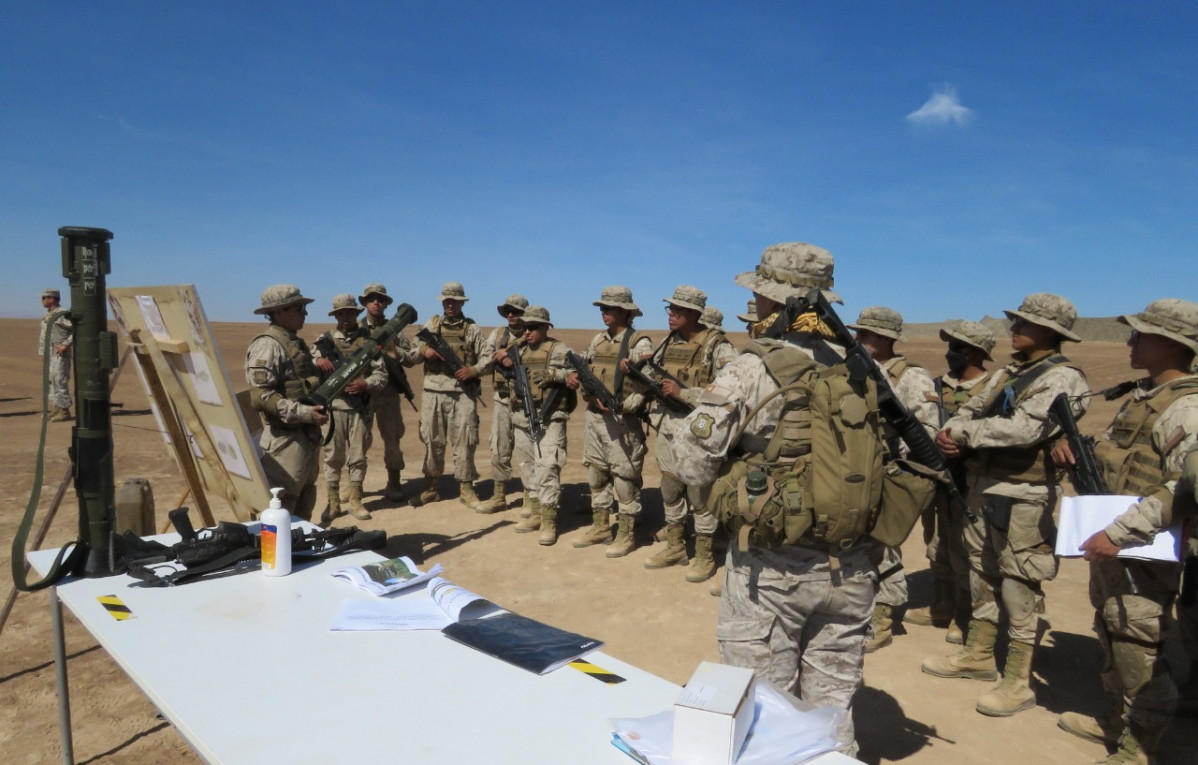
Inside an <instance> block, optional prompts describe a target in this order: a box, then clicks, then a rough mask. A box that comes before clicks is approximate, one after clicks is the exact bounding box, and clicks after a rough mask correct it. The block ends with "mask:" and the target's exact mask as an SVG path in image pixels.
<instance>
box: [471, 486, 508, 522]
mask: <svg viewBox="0 0 1198 765" xmlns="http://www.w3.org/2000/svg"><path fill="white" fill-rule="evenodd" d="M492 483H493V484H494V485H495V489H494V490H493V491H492V492H491V497H490V499H488V500H487V501H486V502H484V503H483V504H482V507H480V508H479V509H478V510H477V511H476V512H479V513H482V514H483V515H490V514H491V513H502V512H503V511H504V510H507V485H506V482H504V481H492Z"/></svg>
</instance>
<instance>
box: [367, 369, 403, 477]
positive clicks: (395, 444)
mask: <svg viewBox="0 0 1198 765" xmlns="http://www.w3.org/2000/svg"><path fill="white" fill-rule="evenodd" d="M370 408H371V409H373V410H374V425H375V426H376V427H377V428H378V429H379V440H380V441H382V442H383V465H384V466H385V467H386V468H387V469H388V470H403V468H404V461H403V452H402V451H401V449H402V445H401V442H402V441H403V434H404V430H405V428H404V422H403V400H402V399H401V398H400V397H399V391H397V390H395V388H393V387H392V386H391V384H390V383H388V384H387V387H386V388H383V389H382V390H381V391H379V392H378V393H372V394H371V395H370Z"/></svg>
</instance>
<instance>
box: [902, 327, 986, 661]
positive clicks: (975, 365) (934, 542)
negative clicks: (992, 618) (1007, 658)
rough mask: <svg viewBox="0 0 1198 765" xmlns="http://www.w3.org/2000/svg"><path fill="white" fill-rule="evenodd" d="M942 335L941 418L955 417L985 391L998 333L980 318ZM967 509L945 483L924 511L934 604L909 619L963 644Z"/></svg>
mask: <svg viewBox="0 0 1198 765" xmlns="http://www.w3.org/2000/svg"><path fill="white" fill-rule="evenodd" d="M940 339H941V340H943V341H944V342H946V343H948V350H947V351H946V352H945V354H944V359H945V361H946V362H948V372H947V373H946V374H945V375H943V376H942V377H940V378H938V379H937V380H936V391H937V404H938V406H939V408H940V423H941V424H943V423H944V421H945V420H947V419H948V418H950V417H952V416H953V415H955V414H956V413H957V410H958V409H960V408H961V405H962V404H964V403H965V402H966V401H969V400H970V399H971V398H973V397H974V396H976V395H977V394H979V393H981V391H982V389H983V388H984V387H985V385H986V381H987V380H989V379H990V372H988V371H987V370H986V362H987V361H994V359H993V358H991V356H990V351H992V350H994V333H993V332H991V331H990V330H989V329H987V328H986V326H985V325H983V324H979V323H977V322H976V321H961V322H957V323H956V324H954V325H953V326H951V327H949V328H948V329H942V330H940ZM950 472H951V473H952V476H953V480H954V481H956V482H957V484H958V487H959V488H960V489H961V490H962V491H964V489H965V486H964V484H965V468H964V466H963V465H962V464H961V463H960V462H959V461H958V462H955V463H953V464H952V465H950ZM964 520H965V515H964V513H962V512H961V510H960V508H954V507H953V504H952V501H951V498H950V497H949V494H948V492H947V491H944V490H943V489H939V490H937V492H936V496H935V498H934V499H933V500H932V506H931V507H930V508H929V510H928V512H927V513H925V514H924V517H923V539H924V544H926V545H927V555H928V563H929V567H930V568H931V571H932V605H931V606H927V607H924V608H911V609H908V610H907V613H906V614H905V615H904V616H903V621H905V622H908V623H910V624H918V625H921V626H924V627H929V626H936V627H948V633H947V634H946V635H945V637H944V639H945V640H946V641H948V642H950V643H956V644H958V645H960V644H962V643H964V642H965V624H963V623H961V616H960V611H961V610H964V609H967V608H968V605H969V602H970V601H969V553H967V552H966V551H965V526H964Z"/></svg>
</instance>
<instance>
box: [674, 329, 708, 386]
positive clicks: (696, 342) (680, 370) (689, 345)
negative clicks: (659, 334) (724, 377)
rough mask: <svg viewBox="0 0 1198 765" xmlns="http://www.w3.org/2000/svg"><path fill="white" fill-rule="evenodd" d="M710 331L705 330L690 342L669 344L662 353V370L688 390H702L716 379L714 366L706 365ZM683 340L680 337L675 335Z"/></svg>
mask: <svg viewBox="0 0 1198 765" xmlns="http://www.w3.org/2000/svg"><path fill="white" fill-rule="evenodd" d="M711 332H712V331H711V330H710V329H704V330H702V331H701V332H699V333H698V334H696V335H695V336H694V337H692V338H691V339H690V340H686V341H683V342H678V343H667V344H666V345H665V346H664V347H663V348H662V352H661V368H662V369H664V370H666V371H667V372H669V373H670V374H671V375H673V376H674V377H676V378H678V381H679V382H680V383H682V384H683V385H685V386H686V387H688V388H702V387H704V386H706V385H707V384H708V383H709V382H711V381H712V380H713V379H715V374H714V370H712V369H711V367H712V364H710V363H706V364H705V363H704V359H703V356H704V353H703V351H704V350H705V349H706V348H707V341H708V338H709V337H710V336H711ZM675 337H677V338H678V339H679V340H681V339H682V338H681V336H680V335H675Z"/></svg>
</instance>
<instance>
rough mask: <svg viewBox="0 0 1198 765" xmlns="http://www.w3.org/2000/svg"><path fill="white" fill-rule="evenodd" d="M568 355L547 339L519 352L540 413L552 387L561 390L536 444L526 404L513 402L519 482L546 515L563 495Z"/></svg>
mask: <svg viewBox="0 0 1198 765" xmlns="http://www.w3.org/2000/svg"><path fill="white" fill-rule="evenodd" d="M534 308H536V307H535V306H529V309H528V311H527V312H526V313H525V316H526V317H529V316H533V315H536V313H535V311H534ZM569 351H570V348H569V346H567V345H566V344H565V343H562V342H559V341H557V340H555V339H553V338H552V337H547V338H546V339H545V341H544V342H543V343H540V344H539V345H537V346H535V347H534V346H531V345H525V346H524V347H523V348H522V349H521V351H520V359H521V362H522V363H523V364H524V365H525V367H526V368H527V370H528V378H529V383H530V384H531V385H532V387H533V389H534V395H533V404H534V406H535V407H536V408H537V409H538V410H539V409H540V408H541V406H542V404H543V402H544V400H545V396H546V394H547V393H548V392H549V390H551V389H552V386H561V389H560V390H561V392H560V393H559V394H558V396H557V402H558V405H557V406H556V407H555V408H554V409H553V410H552V411H550V412H549V414H548V416H547V417H546V418H545V422H544V423H542V424H543V425H544V428H545V432H544V434H543V435H542V436H541V438H540V440H539V441H536V442H535V443H534V441H533V436H532V431H531V428H530V423H529V422H528V417H527V416H526V415H525V414H524V406H523V404H522V403H521V402H520V401H519V400H514V401H513V402H512V423H513V424H514V425H515V457H516V463H517V464H518V465H519V468H520V479H521V481H523V482H524V490H525V491H526V492H529V493H530V494H531V495H532V496H533V497H534V498H535V499H536V500H537V503H538V504H539V505H540V507H541V508H543V509H544V510H546V511H549V510H553V511H556V508H557V505H558V500H559V498H560V497H561V491H562V483H561V475H562V468H564V467H565V466H566V422H567V421H568V420H569V419H570V410H569V408H568V407H567V406H566V405H565V404H566V401H567V400H568V395H567V390H566V388H565V383H566V377H567V376H569V374H570V371H571V369H572V367H571V366H570V363H569V362H568V361H566V354H567V353H568V352H569ZM538 359H540V360H538ZM513 398H515V396H514V394H513ZM538 450H539V451H540V456H538V454H537V452H538Z"/></svg>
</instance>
